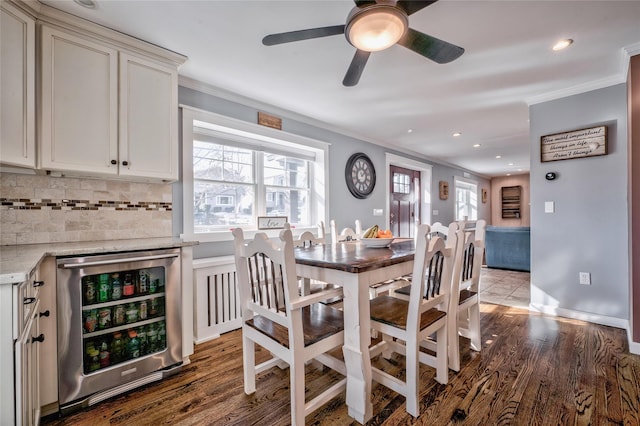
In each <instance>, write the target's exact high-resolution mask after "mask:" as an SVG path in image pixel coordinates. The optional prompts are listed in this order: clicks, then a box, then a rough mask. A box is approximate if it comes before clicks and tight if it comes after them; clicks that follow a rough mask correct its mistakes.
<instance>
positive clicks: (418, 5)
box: [396, 0, 438, 15]
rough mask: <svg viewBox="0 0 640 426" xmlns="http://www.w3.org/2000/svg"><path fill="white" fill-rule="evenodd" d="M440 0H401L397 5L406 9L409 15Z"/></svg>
mask: <svg viewBox="0 0 640 426" xmlns="http://www.w3.org/2000/svg"><path fill="white" fill-rule="evenodd" d="M437 1H438V0H433V1H410V0H407V1H404V0H399V1H398V2H397V3H396V6H398V7H399V8H400V9H402V10H404V11H405V12H406V14H407V15H411V14H413V13H416V12H417V11H419V10H422V9H424V8H425V7H427V6H430V5H432V4H433V3H435V2H437Z"/></svg>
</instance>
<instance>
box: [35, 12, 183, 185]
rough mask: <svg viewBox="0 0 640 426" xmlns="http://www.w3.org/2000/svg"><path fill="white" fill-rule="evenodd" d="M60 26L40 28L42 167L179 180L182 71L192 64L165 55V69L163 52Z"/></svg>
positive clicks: (99, 31)
mask: <svg viewBox="0 0 640 426" xmlns="http://www.w3.org/2000/svg"><path fill="white" fill-rule="evenodd" d="M65 19H66V18H65ZM56 24H58V22H56V23H55V24H54V25H48V23H47V22H43V23H42V24H41V40H42V43H41V55H42V61H41V65H42V70H41V91H42V96H41V109H40V112H41V120H40V123H41V126H42V127H41V133H40V137H39V141H40V154H41V155H40V156H39V167H40V168H42V169H46V170H54V171H60V172H63V173H67V174H70V175H82V176H114V177H122V178H126V179H129V180H156V181H158V180H162V181H175V180H177V179H178V71H177V69H178V65H179V64H181V63H182V62H184V60H185V59H186V58H184V57H183V56H181V55H178V54H176V53H173V52H168V51H166V54H167V56H168V57H169V58H170V59H167V60H166V61H165V60H163V59H164V57H163V56H162V55H163V54H164V52H165V51H164V50H161V49H160V48H158V47H157V46H153V47H149V46H148V45H147V44H146V43H144V42H142V41H140V40H136V39H131V38H130V37H128V36H123V35H122V34H119V35H115V34H111V33H109V31H110V30H107V29H105V28H104V27H98V26H95V28H92V27H91V26H90V24H87V23H86V21H85V22H83V23H82V26H81V27H79V28H76V27H71V28H67V27H64V26H60V25H56ZM87 28H89V30H88V31H85V30H87ZM92 30H95V31H96V32H95V33H93V32H91V31H92ZM105 34H106V35H105ZM110 36H112V37H114V38H113V40H112V39H110V38H109V37H110ZM123 37H124V41H123ZM128 42H130V43H131V44H130V45H128V44H127V43H128ZM145 48H149V49H151V53H150V54H149V55H146V54H145V53H146V51H145ZM154 49H155V50H154ZM159 50H161V51H160V52H159Z"/></svg>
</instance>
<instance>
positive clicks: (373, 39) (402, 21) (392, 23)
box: [345, 4, 408, 52]
mask: <svg viewBox="0 0 640 426" xmlns="http://www.w3.org/2000/svg"><path fill="white" fill-rule="evenodd" d="M407 26H408V19H407V15H406V14H405V13H403V12H402V11H401V10H400V9H398V8H396V7H394V6H388V5H383V4H376V5H372V6H370V7H367V8H365V9H355V12H353V14H352V15H351V16H350V17H349V19H348V20H347V27H346V31H345V34H346V36H347V40H349V43H351V44H352V45H353V46H354V47H355V48H357V49H360V50H363V51H365V52H377V51H380V50H384V49H386V48H388V47H391V46H393V45H394V44H396V43H397V42H398V40H400V38H402V36H403V35H404V33H405V32H406V30H407Z"/></svg>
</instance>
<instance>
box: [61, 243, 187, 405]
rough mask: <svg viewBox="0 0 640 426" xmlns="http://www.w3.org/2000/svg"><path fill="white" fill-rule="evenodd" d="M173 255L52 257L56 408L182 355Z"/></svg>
mask: <svg viewBox="0 0 640 426" xmlns="http://www.w3.org/2000/svg"><path fill="white" fill-rule="evenodd" d="M179 256H180V251H179V249H171V250H157V251H153V252H131V253H125V254H115V255H104V256H92V257H83V258H66V259H58V318H59V324H58V328H59V333H58V348H59V349H58V352H59V354H58V355H59V357H58V359H59V367H60V369H59V375H60V377H59V383H60V384H59V399H60V404H61V407H63V406H64V405H65V404H68V403H69V404H72V405H75V404H76V403H77V401H79V400H80V401H82V399H83V398H85V399H86V398H88V397H89V396H91V395H95V394H96V393H100V392H104V391H108V390H110V389H114V388H117V387H119V386H121V385H125V384H126V383H129V382H132V381H136V380H139V379H140V378H142V377H144V376H146V375H148V374H149V373H152V372H154V371H158V370H161V369H164V368H167V367H169V366H172V365H175V364H177V363H180V362H181V361H182V336H181V320H180V316H179V312H180V262H179ZM89 403H90V402H89ZM82 404H83V405H87V403H86V402H82Z"/></svg>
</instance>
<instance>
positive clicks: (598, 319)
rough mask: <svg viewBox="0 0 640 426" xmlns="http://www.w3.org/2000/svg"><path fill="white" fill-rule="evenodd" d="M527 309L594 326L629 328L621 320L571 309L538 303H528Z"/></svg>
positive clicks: (625, 321) (627, 322)
mask: <svg viewBox="0 0 640 426" xmlns="http://www.w3.org/2000/svg"><path fill="white" fill-rule="evenodd" d="M529 309H530V310H531V311H534V312H540V313H543V314H547V315H554V316H558V317H564V318H571V319H577V320H582V321H587V322H592V323H595V324H601V325H608V326H609V327H616V328H622V329H624V330H627V329H628V328H629V321H628V320H626V319H622V318H615V317H608V316H606V315H598V314H593V313H590V312H581V311H574V310H571V309H564V308H558V307H555V306H549V305H541V304H538V303H530V304H529Z"/></svg>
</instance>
